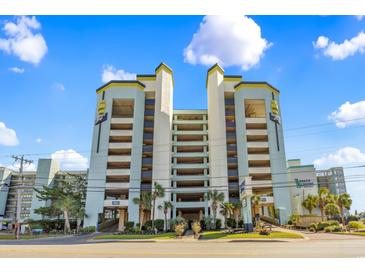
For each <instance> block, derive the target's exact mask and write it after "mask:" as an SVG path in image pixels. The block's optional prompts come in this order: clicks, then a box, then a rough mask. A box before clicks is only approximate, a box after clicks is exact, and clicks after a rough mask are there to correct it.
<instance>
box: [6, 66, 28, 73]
mask: <svg viewBox="0 0 365 274" xmlns="http://www.w3.org/2000/svg"><path fill="white" fill-rule="evenodd" d="M9 70H10V71H12V72H14V73H18V74H22V73H23V72H24V71H25V70H24V69H23V68H18V67H12V68H9Z"/></svg>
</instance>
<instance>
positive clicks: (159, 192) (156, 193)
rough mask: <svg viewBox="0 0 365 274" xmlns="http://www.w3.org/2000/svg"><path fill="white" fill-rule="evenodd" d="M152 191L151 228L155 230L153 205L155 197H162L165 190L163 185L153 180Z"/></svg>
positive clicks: (154, 204) (154, 205)
mask: <svg viewBox="0 0 365 274" xmlns="http://www.w3.org/2000/svg"><path fill="white" fill-rule="evenodd" d="M153 186H154V187H153V191H152V230H155V207H156V199H157V198H163V197H164V196H165V190H164V189H163V187H162V186H161V185H160V184H159V183H157V182H155V183H154V185H153Z"/></svg>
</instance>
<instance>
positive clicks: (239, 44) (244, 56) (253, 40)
mask: <svg viewBox="0 0 365 274" xmlns="http://www.w3.org/2000/svg"><path fill="white" fill-rule="evenodd" d="M270 46H271V43H269V42H268V41H267V40H266V39H264V38H263V37H262V35H261V28H260V26H259V25H258V24H256V22H255V21H254V20H252V19H251V18H248V17H247V16H243V15H242V16H241V15H232V16H205V17H204V18H203V21H202V22H201V24H200V27H199V30H198V31H197V32H196V33H195V34H194V35H193V37H192V40H191V42H190V43H189V45H188V46H187V47H186V48H185V49H184V61H185V62H187V63H190V64H193V65H195V64H202V65H213V64H215V63H219V64H220V65H222V66H224V67H228V66H240V67H242V69H244V70H248V69H250V68H252V67H253V66H255V65H257V64H258V63H259V62H260V59H261V58H262V56H263V54H264V52H265V50H267V49H268V48H269V47H270Z"/></svg>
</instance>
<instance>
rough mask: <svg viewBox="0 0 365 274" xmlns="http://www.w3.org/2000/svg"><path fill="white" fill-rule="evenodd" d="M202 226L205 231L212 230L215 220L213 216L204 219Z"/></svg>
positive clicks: (201, 222)
mask: <svg viewBox="0 0 365 274" xmlns="http://www.w3.org/2000/svg"><path fill="white" fill-rule="evenodd" d="M200 225H201V227H202V229H203V230H211V229H213V219H212V217H211V216H207V217H205V216H204V217H203V220H201V221H200Z"/></svg>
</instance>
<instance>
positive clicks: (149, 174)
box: [141, 170, 152, 178]
mask: <svg viewBox="0 0 365 274" xmlns="http://www.w3.org/2000/svg"><path fill="white" fill-rule="evenodd" d="M141 176H142V178H152V170H144V171H142V174H141Z"/></svg>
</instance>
